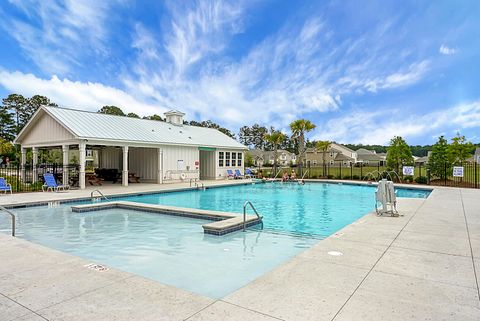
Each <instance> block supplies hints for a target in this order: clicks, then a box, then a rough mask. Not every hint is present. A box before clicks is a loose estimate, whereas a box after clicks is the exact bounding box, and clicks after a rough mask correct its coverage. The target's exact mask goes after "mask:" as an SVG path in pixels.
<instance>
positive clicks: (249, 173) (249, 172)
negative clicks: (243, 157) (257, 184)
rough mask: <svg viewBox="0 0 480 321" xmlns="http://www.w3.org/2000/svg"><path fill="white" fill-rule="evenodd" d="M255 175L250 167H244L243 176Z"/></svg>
mask: <svg viewBox="0 0 480 321" xmlns="http://www.w3.org/2000/svg"><path fill="white" fill-rule="evenodd" d="M255 177H257V175H255V174H254V173H253V172H252V170H251V169H250V168H246V169H245V178H255Z"/></svg>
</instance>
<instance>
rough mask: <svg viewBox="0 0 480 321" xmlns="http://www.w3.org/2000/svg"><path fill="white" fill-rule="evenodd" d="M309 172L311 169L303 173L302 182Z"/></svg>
mask: <svg viewBox="0 0 480 321" xmlns="http://www.w3.org/2000/svg"><path fill="white" fill-rule="evenodd" d="M309 170H310V168H309V169H307V170H306V171H305V173H303V176H302V181H303V179H304V178H305V175H307V173H308V171H309Z"/></svg>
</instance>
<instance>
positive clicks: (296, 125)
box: [290, 119, 316, 174]
mask: <svg viewBox="0 0 480 321" xmlns="http://www.w3.org/2000/svg"><path fill="white" fill-rule="evenodd" d="M315 127H316V126H315V124H314V123H312V122H311V121H309V120H306V119H298V120H294V121H293V122H292V123H291V124H290V129H291V130H292V139H294V140H296V141H297V144H298V160H299V163H298V165H299V167H300V174H302V163H303V155H304V154H305V150H306V148H305V133H308V132H309V131H311V130H313V129H315Z"/></svg>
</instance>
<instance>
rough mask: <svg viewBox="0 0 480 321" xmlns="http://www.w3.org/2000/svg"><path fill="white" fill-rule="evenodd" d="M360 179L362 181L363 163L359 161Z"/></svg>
mask: <svg viewBox="0 0 480 321" xmlns="http://www.w3.org/2000/svg"><path fill="white" fill-rule="evenodd" d="M360 180H362V181H363V163H360Z"/></svg>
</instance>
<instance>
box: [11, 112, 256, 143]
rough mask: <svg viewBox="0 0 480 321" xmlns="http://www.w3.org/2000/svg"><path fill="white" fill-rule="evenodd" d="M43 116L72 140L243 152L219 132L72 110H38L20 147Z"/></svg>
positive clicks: (234, 141) (25, 129)
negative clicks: (56, 124) (64, 131)
mask: <svg viewBox="0 0 480 321" xmlns="http://www.w3.org/2000/svg"><path fill="white" fill-rule="evenodd" d="M42 113H47V114H48V115H50V116H51V117H53V118H54V119H55V120H56V121H57V122H58V123H60V124H61V125H62V126H63V127H65V128H66V129H67V130H68V131H69V132H71V133H72V134H73V135H74V136H75V138H76V139H90V140H105V141H118V142H125V143H129V142H130V143H147V144H154V145H157V144H158V145H160V144H168V145H189V146H209V147H224V148H236V149H247V148H246V147H245V146H244V145H242V144H240V143H239V142H237V141H236V140H234V139H233V138H230V137H228V136H227V135H225V134H223V133H222V132H220V131H218V130H216V129H213V128H205V127H197V126H189V125H183V126H175V125H173V124H170V123H167V122H163V121H157V120H149V119H140V118H132V117H125V116H116V115H108V114H100V113H95V112H88V111H83V110H76V109H67V108H60V107H46V106H42V107H40V109H39V110H38V111H37V112H36V113H35V114H34V116H33V117H32V118H31V119H30V121H29V122H28V123H27V125H25V127H24V128H23V129H22V131H21V132H20V133H19V134H18V136H17V138H16V139H15V143H18V144H21V142H22V138H23V136H24V135H25V134H26V132H28V131H29V130H30V129H31V128H30V126H34V123H35V120H36V118H38V117H41V116H42Z"/></svg>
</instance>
